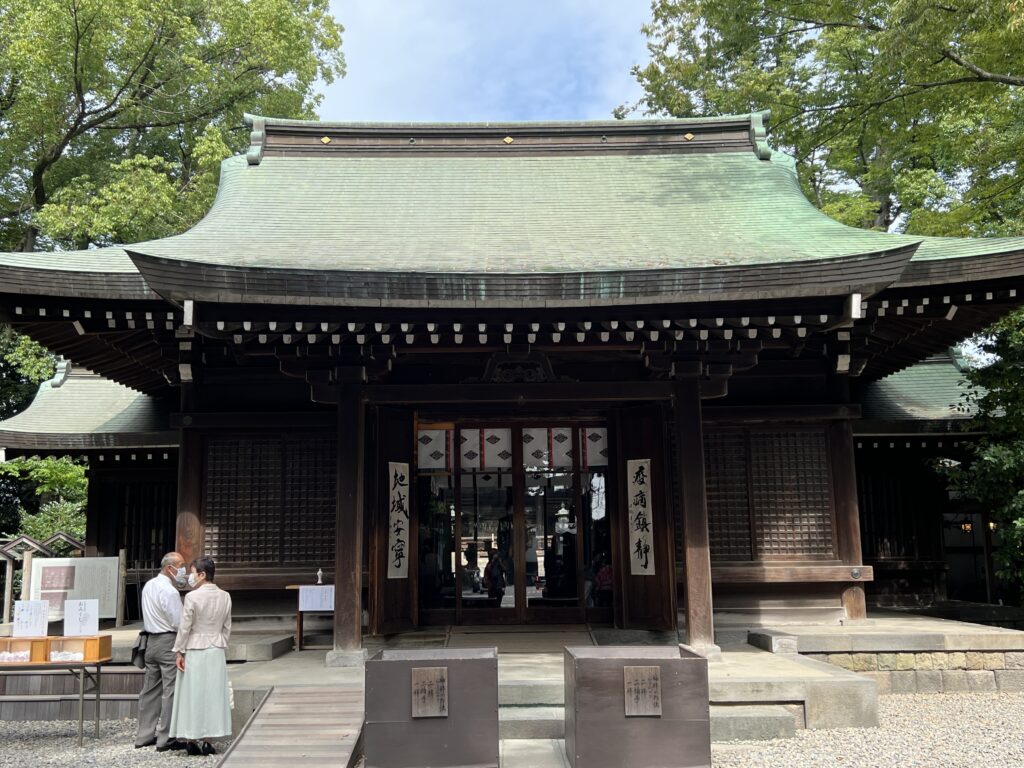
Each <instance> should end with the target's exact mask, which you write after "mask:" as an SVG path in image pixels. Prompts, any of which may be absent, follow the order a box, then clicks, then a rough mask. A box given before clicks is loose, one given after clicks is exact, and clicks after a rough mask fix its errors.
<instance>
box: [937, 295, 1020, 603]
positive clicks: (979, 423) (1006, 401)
mask: <svg viewBox="0 0 1024 768" xmlns="http://www.w3.org/2000/svg"><path fill="white" fill-rule="evenodd" d="M981 349H982V351H983V352H985V353H987V354H988V355H991V356H993V358H992V362H990V363H989V364H987V365H984V366H980V367H977V368H972V369H971V370H970V371H969V372H968V373H967V380H968V382H969V384H970V385H971V387H970V389H969V391H968V393H967V395H966V396H965V398H964V404H963V407H964V408H965V409H968V410H970V411H974V412H976V416H975V419H974V423H973V424H972V425H971V429H972V431H974V430H977V429H980V430H981V431H983V432H984V437H982V438H981V439H980V440H979V441H978V442H977V443H975V444H973V445H972V446H971V448H970V452H971V457H970V460H969V461H967V462H964V463H962V464H957V465H952V466H944V467H942V468H943V469H944V471H945V472H946V474H947V476H948V477H949V478H950V480H951V482H952V485H953V487H954V488H956V489H957V490H958V491H959V492H960V493H961V494H962V495H963V496H965V497H969V498H975V499H977V500H978V501H979V502H981V504H982V505H983V506H984V507H985V508H986V509H987V510H988V511H989V515H990V517H991V519H992V520H993V521H995V523H996V526H997V530H998V534H999V539H1000V541H1001V544H1000V546H999V547H997V548H996V549H995V551H994V552H993V558H994V559H995V561H996V566H997V572H998V575H999V576H1001V577H1002V578H1004V579H1006V580H1007V581H1009V582H1011V583H1012V584H1014V585H1015V586H1016V587H1017V588H1018V589H1021V590H1024V386H1022V372H1024V314H1022V313H1020V312H1015V313H1013V314H1011V315H1009V316H1008V317H1006V318H1004V319H1003V320H1001V321H1000V322H998V323H996V324H995V325H994V326H993V327H992V329H991V335H989V336H987V337H984V338H983V339H982V340H981Z"/></svg>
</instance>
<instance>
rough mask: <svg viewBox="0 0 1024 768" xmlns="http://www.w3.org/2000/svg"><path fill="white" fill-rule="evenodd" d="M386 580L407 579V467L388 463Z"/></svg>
mask: <svg viewBox="0 0 1024 768" xmlns="http://www.w3.org/2000/svg"><path fill="white" fill-rule="evenodd" d="M388 487H389V488H390V489H391V490H390V491H388V500H389V504H390V511H389V512H388V578H389V579H406V578H408V577H409V465H408V464H404V463H401V462H397V461H389V462H388Z"/></svg>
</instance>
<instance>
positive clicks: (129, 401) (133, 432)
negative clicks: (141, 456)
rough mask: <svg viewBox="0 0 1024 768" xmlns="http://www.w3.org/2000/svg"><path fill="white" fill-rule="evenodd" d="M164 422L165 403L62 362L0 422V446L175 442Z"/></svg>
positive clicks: (173, 435)
mask: <svg viewBox="0 0 1024 768" xmlns="http://www.w3.org/2000/svg"><path fill="white" fill-rule="evenodd" d="M167 423H168V422H167V410H166V408H164V407H163V406H161V404H160V403H159V401H158V400H156V399H155V398H153V397H151V396H150V395H146V394H142V393H140V392H136V391H135V390H132V389H129V388H128V387H125V386H123V385H121V384H118V383H116V382H113V381H110V380H108V379H105V378H103V377H101V376H98V375H96V374H94V373H91V372H89V371H86V370H80V369H73V368H72V365H71V363H68V362H61V363H60V364H59V365H58V366H57V372H56V374H55V375H54V377H53V378H52V379H50V380H49V381H44V382H43V383H42V384H41V385H40V386H39V392H38V393H37V394H36V396H35V399H34V400H33V401H32V402H31V403H30V404H29V406H28V408H26V409H25V410H24V411H22V412H21V413H19V414H17V415H15V416H12V417H11V418H9V419H6V420H4V421H0V447H6V448H28V449H33V450H47V449H58V448H68V449H71V448H99V447H107V446H152V447H156V446H170V445H176V444H177V438H176V435H175V434H174V433H173V432H171V431H169V430H168V426H167Z"/></svg>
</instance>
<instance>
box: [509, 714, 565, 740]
mask: <svg viewBox="0 0 1024 768" xmlns="http://www.w3.org/2000/svg"><path fill="white" fill-rule="evenodd" d="M498 738H500V739H564V738H565V708H564V707H552V706H548V707H536V706H534V707H505V706H503V707H501V708H499V709H498Z"/></svg>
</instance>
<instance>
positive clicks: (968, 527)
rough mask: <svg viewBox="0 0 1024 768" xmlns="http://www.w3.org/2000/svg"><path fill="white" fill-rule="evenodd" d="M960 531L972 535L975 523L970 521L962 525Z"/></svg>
mask: <svg viewBox="0 0 1024 768" xmlns="http://www.w3.org/2000/svg"><path fill="white" fill-rule="evenodd" d="M960 530H961V531H963V532H964V533H971V532H972V531H973V530H974V523H972V522H970V521H968V522H965V523H960Z"/></svg>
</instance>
